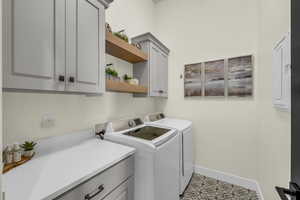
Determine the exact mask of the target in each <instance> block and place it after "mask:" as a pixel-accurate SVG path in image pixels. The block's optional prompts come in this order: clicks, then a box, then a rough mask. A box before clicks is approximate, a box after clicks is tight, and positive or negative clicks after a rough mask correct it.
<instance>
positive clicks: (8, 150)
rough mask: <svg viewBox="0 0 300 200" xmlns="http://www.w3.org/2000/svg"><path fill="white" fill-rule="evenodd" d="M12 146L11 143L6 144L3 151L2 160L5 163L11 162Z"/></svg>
mask: <svg viewBox="0 0 300 200" xmlns="http://www.w3.org/2000/svg"><path fill="white" fill-rule="evenodd" d="M13 156H14V152H13V148H12V146H11V145H8V146H7V147H6V148H5V150H4V152H3V158H4V159H3V160H4V163H5V164H11V163H12V162H13Z"/></svg>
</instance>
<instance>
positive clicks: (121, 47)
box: [106, 32, 148, 63]
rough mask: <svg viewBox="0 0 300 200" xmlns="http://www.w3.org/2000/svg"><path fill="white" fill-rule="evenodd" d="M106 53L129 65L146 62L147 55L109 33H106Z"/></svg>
mask: <svg viewBox="0 0 300 200" xmlns="http://www.w3.org/2000/svg"><path fill="white" fill-rule="evenodd" d="M106 53H107V54H110V55H112V56H115V57H117V58H120V59H122V60H126V61H127V62H130V63H139V62H143V61H147V60H148V56H147V54H145V53H144V52H142V51H141V50H140V49H138V48H136V47H135V46H133V45H131V44H129V43H127V42H125V41H124V40H122V39H120V38H118V37H117V36H115V35H113V34H112V33H110V32H106Z"/></svg>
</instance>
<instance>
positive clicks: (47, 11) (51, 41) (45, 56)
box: [3, 0, 65, 90]
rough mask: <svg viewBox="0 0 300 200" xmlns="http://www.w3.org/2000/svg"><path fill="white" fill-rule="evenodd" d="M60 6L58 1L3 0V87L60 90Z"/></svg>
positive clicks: (62, 62) (62, 61)
mask: <svg viewBox="0 0 300 200" xmlns="http://www.w3.org/2000/svg"><path fill="white" fill-rule="evenodd" d="M64 6H65V5H64V2H63V1H60V0H57V1H56V0H43V1H40V0H26V1H24V0H4V9H3V11H4V20H3V22H4V26H3V27H4V31H3V36H4V41H3V47H4V54H3V55H4V63H3V64H4V65H3V66H4V67H3V80H4V81H3V87H4V88H10V89H11V88H13V89H32V90H64V88H65V82H64V81H63V78H64V77H63V76H64V75H65V56H64V52H65V51H64V44H65V42H64V35H65V33H64V28H65V23H64V16H65V14H64V11H65V7H64ZM59 76H62V77H61V82H59V81H58V79H59V78H58V77H59Z"/></svg>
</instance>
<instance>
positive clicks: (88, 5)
mask: <svg viewBox="0 0 300 200" xmlns="http://www.w3.org/2000/svg"><path fill="white" fill-rule="evenodd" d="M104 13H105V8H104V6H103V5H102V4H101V3H100V2H99V1H97V0H67V14H66V16H67V34H66V35H67V68H66V69H67V90H68V91H72V92H84V93H102V92H103V91H104V86H105V85H104V84H105V82H104V65H105V64H104V63H105V62H104V56H105V16H104Z"/></svg>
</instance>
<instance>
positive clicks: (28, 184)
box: [3, 138, 135, 200]
mask: <svg viewBox="0 0 300 200" xmlns="http://www.w3.org/2000/svg"><path fill="white" fill-rule="evenodd" d="M134 151H135V150H134V149H133V148H131V147H126V146H123V145H119V144H115V143H111V142H108V141H103V140H100V139H96V138H90V139H88V140H85V141H82V142H81V143H79V144H77V145H74V146H71V147H68V148H66V149H61V150H59V151H56V152H51V153H49V154H46V155H43V156H38V157H37V158H35V159H33V160H31V161H30V162H28V163H26V164H24V165H22V166H20V167H17V168H16V169H14V170H12V171H10V172H8V173H6V174H4V176H3V187H4V192H5V195H6V198H5V199H6V200H41V199H43V200H44V199H46V200H48V199H53V198H54V197H57V196H58V195H60V194H62V193H64V192H66V191H68V190H70V189H71V188H73V187H74V186H76V185H78V184H80V183H81V182H83V181H86V180H87V179H89V178H91V177H93V176H94V175H96V174H98V173H100V172H102V171H104V170H105V169H107V168H109V167H110V166H112V165H114V164H116V163H118V162H119V161H121V160H123V159H124V158H126V157H128V156H130V155H132V154H133V153H134Z"/></svg>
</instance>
